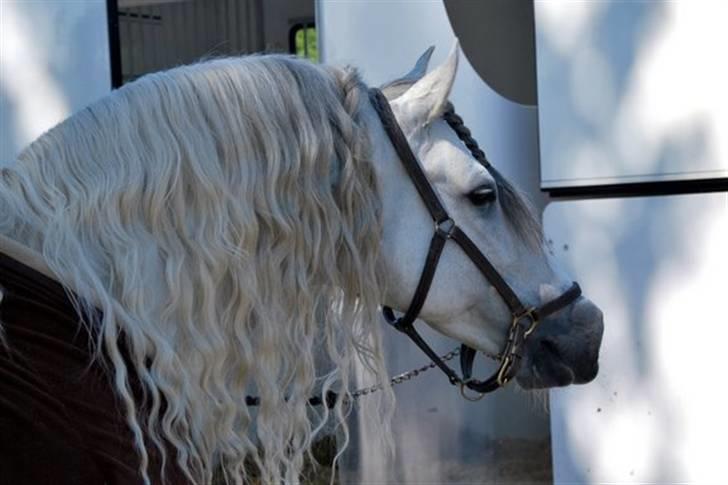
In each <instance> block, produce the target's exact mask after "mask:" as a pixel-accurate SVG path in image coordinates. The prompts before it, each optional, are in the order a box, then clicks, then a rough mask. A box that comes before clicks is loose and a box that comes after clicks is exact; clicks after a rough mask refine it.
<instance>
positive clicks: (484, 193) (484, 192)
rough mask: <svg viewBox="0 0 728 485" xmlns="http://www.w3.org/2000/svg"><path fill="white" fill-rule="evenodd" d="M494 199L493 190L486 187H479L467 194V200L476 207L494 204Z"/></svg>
mask: <svg viewBox="0 0 728 485" xmlns="http://www.w3.org/2000/svg"><path fill="white" fill-rule="evenodd" d="M495 197H496V195H495V189H493V188H492V187H490V186H488V185H483V186H480V187H478V188H477V189H475V190H473V191H472V192H470V193H469V194H468V199H470V202H472V204H473V205H476V206H481V205H485V204H489V203H491V202H495Z"/></svg>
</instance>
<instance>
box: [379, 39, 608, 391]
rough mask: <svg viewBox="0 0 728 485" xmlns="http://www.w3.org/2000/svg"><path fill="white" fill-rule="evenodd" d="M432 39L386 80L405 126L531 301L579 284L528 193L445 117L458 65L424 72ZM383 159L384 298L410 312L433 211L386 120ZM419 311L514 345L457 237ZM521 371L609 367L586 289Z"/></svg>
mask: <svg viewBox="0 0 728 485" xmlns="http://www.w3.org/2000/svg"><path fill="white" fill-rule="evenodd" d="M431 52H432V49H429V50H428V51H427V52H425V54H424V55H423V56H422V57H421V58H420V60H419V61H418V63H417V65H416V66H415V68H414V69H413V70H412V71H411V72H410V73H409V74H407V75H406V76H404V77H403V78H401V79H398V80H396V81H393V82H391V83H389V84H388V85H386V86H385V87H384V88H383V90H384V92H385V94H387V96H388V97H389V98H390V105H391V109H392V112H393V113H394V116H395V117H396V120H397V124H399V126H400V127H401V130H402V132H403V133H404V135H405V136H406V139H407V142H408V144H409V146H410V148H411V150H412V152H413V153H414V154H415V157H416V158H417V160H419V163H420V164H421V167H422V169H423V170H424V173H425V175H426V177H427V179H428V180H429V183H430V185H431V186H432V187H433V188H434V189H435V192H436V193H437V195H438V197H439V199H440V201H441V203H442V204H443V205H444V207H445V208H446V210H447V212H448V213H449V216H450V218H452V220H453V221H455V223H456V224H457V225H458V226H459V227H460V228H461V229H462V230H463V232H464V233H466V234H468V235H469V236H470V238H471V240H472V241H473V242H474V243H475V245H476V246H477V248H478V249H479V250H480V252H481V253H482V254H483V255H484V256H485V257H486V258H487V259H488V260H489V261H490V262H491V263H492V266H493V267H494V268H495V270H496V271H497V272H498V273H499V274H500V276H501V277H502V278H503V280H505V283H506V284H507V286H509V287H510V288H511V289H512V290H513V292H514V293H515V295H517V298H518V299H519V300H520V301H521V302H523V304H524V306H525V307H528V308H538V307H541V306H542V305H545V304H547V303H548V302H550V301H553V300H554V299H556V298H557V297H559V295H561V294H563V293H564V292H566V291H568V290H569V288H570V287H571V285H572V281H571V280H570V279H569V278H568V277H566V274H565V272H564V271H563V269H562V268H561V267H560V266H559V264H558V262H556V261H555V260H554V258H553V257H552V254H551V252H550V250H549V248H548V247H547V245H546V244H545V243H544V238H543V235H542V234H543V232H542V227H541V224H540V221H539V220H538V219H537V218H536V217H535V216H534V213H533V211H532V209H531V208H530V206H529V204H528V202H527V201H526V199H525V198H524V197H523V195H522V194H520V193H519V192H518V191H517V190H515V189H514V188H513V187H512V186H511V185H510V184H509V183H508V182H507V181H506V180H505V179H504V178H503V177H502V176H501V175H500V174H499V173H498V172H497V171H496V170H495V169H494V168H493V167H490V166H489V165H488V164H487V163H485V164H484V163H483V161H482V160H476V159H475V158H474V157H473V155H472V154H471V151H470V150H469V149H468V148H466V146H465V144H464V143H463V141H461V139H460V138H458V135H457V134H456V132H455V131H454V130H453V129H452V127H451V126H450V125H449V124H448V123H447V122H446V121H445V119H444V117H443V115H444V114H445V113H446V112H447V111H448V109H450V106H449V103H448V97H449V95H450V92H451V90H452V86H453V83H454V80H455V75H456V71H457V64H458V50H457V45H456V46H455V47H454V48H453V50H452V52H451V53H450V55H449V57H448V59H447V60H446V61H445V62H444V63H443V64H442V65H441V66H439V67H437V68H436V69H434V70H433V71H432V72H430V73H429V74H425V70H426V65H427V61H428V59H429V56H430V54H431ZM373 136H375V137H380V138H382V141H381V142H375V143H374V144H373V146H374V147H376V155H375V156H374V157H373V158H374V159H375V160H378V163H377V164H376V167H377V170H378V172H379V180H380V183H381V194H382V195H381V197H382V204H383V247H382V255H383V259H384V261H385V263H384V265H385V267H386V277H387V281H386V296H385V302H384V303H385V304H386V305H388V306H391V307H393V308H395V309H397V310H400V311H402V312H405V311H406V310H407V309H408V306H409V305H410V302H411V301H412V299H413V296H414V294H415V289H416V287H417V285H418V283H419V279H420V273H421V271H422V268H423V266H424V265H425V260H426V257H427V255H428V251H429V246H430V239H431V237H432V232H433V216H432V215H431V213H430V212H428V210H427V207H426V205H425V203H424V202H423V199H422V197H421V196H420V195H419V194H418V191H417V190H416V187H415V185H413V183H412V180H411V179H410V177H409V176H408V174H407V173H406V170H405V169H404V168H403V166H402V164H401V163H399V161H398V160H397V159H398V158H399V157H400V154H398V152H397V150H395V148H394V147H393V146H392V144H391V143H387V142H386V141H385V140H386V137H387V135H386V134H385V133H384V131H383V130H376V131H375V133H374V134H373ZM419 317H420V318H421V319H422V320H424V321H425V322H426V323H427V324H429V325H430V326H431V327H433V328H434V329H435V330H437V331H439V332H441V333H443V334H445V335H447V336H449V337H452V338H453V339H455V340H458V341H460V342H463V343H465V344H467V345H468V346H469V347H472V348H473V349H477V350H480V351H483V352H484V353H486V354H490V355H497V354H500V353H501V352H502V351H503V349H504V348H505V346H506V344H507V342H506V340H507V338H508V336H509V328H510V327H511V326H512V325H513V323H514V320H513V315H512V309H511V308H509V306H508V305H507V304H506V301H505V300H504V298H503V297H502V294H501V293H500V292H499V288H498V287H497V286H496V285H494V284H493V283H492V282H491V281H489V280H488V279H487V278H484V276H483V274H482V273H481V271H479V270H478V268H477V267H476V265H475V264H474V263H473V261H472V260H471V258H470V257H468V255H467V254H466V253H465V251H463V249H462V248H461V247H458V245H457V244H452V243H450V244H446V245H445V247H444V249H443V251H442V254H441V256H440V259H439V264H437V270H436V273H435V276H434V279H433V280H432V283H431V287H430V289H429V292H428V293H427V298H426V299H425V301H424V305H423V306H422V308H421V310H420V311H419ZM530 330H533V333H532V335H529V337H528V339H526V342H525V344H524V347H523V349H521V350H519V352H520V353H521V354H520V355H519V358H520V359H521V360H522V365H521V366H520V370H519V371H518V373H517V375H516V379H517V382H518V383H519V384H520V385H521V386H522V387H524V388H543V387H552V386H563V385H568V384H571V383H585V382H589V381H591V380H592V379H594V377H595V376H596V374H597V371H598V352H599V346H600V343H601V337H602V332H603V323H602V313H601V311H600V310H599V308H597V306H596V305H595V304H594V303H592V302H591V301H590V300H588V299H587V298H585V297H579V298H577V299H575V300H574V301H573V302H571V303H570V304H568V305H566V306H565V307H564V308H560V309H559V310H558V311H556V312H554V313H553V314H552V315H550V316H548V317H546V318H545V319H544V321H543V322H538V325H537V326H535V327H534V328H533V329H530Z"/></svg>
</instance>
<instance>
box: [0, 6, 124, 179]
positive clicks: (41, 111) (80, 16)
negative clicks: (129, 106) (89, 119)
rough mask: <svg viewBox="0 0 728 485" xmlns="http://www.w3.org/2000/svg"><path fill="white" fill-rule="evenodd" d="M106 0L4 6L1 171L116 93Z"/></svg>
mask: <svg viewBox="0 0 728 485" xmlns="http://www.w3.org/2000/svg"><path fill="white" fill-rule="evenodd" d="M106 20H107V19H106V2H105V1H104V0H85V1H80V0H78V1H53V0H45V1H43V0H39V1H21V0H2V1H0V165H5V164H8V163H10V162H12V161H13V160H14V159H15V157H16V155H17V154H18V152H19V151H20V150H21V149H22V148H23V147H24V146H25V145H27V144H28V143H29V142H31V141H33V140H34V139H35V138H37V137H38V136H39V135H40V134H42V133H43V132H44V131H45V130H47V129H48V128H51V127H52V126H54V125H55V124H56V123H58V122H59V121H61V120H63V119H64V118H66V117H68V116H69V115H70V114H72V113H73V112H74V111H76V110H78V109H80V108H82V107H84V106H86V105H87V104H89V103H90V102H92V101H94V100H96V99H98V98H99V97H101V96H103V95H104V94H106V93H108V92H109V91H110V89H111V76H110V64H109V47H108V33H107V21H106Z"/></svg>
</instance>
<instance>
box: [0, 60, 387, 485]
mask: <svg viewBox="0 0 728 485" xmlns="http://www.w3.org/2000/svg"><path fill="white" fill-rule="evenodd" d="M366 102H367V96H366V87H365V86H364V85H363V84H362V83H361V81H360V80H359V77H358V76H357V74H356V72H354V71H352V70H347V69H344V70H339V69H331V68H325V67H322V66H316V65H313V64H310V63H308V62H305V61H301V60H296V59H293V58H289V57H284V56H255V57H247V58H234V59H220V60H214V61H210V62H205V63H201V64H197V65H193V66H186V67H180V68H177V69H173V70H171V71H167V72H161V73H157V74H152V75H148V76H146V77H144V78H142V79H140V80H138V81H137V82H135V83H132V84H130V85H127V86H125V87H123V88H121V89H119V90H117V91H115V92H113V93H112V94H111V95H110V96H108V97H106V98H104V99H102V100H101V101H99V102H97V103H95V104H93V105H91V106H90V107H88V108H86V109H84V110H83V111H81V112H79V113H77V114H75V115H74V116H72V117H71V118H69V119H68V120H66V121H64V122H63V123H61V124H60V125H58V126H57V127H55V128H53V129H52V130H50V131H49V132H48V133H46V134H45V135H43V136H42V137H41V138H39V139H38V140H37V141H35V142H34V143H33V144H32V145H30V146H29V147H28V148H27V149H26V150H25V151H24V152H23V153H22V154H21V155H20V156H19V158H18V160H17V163H16V164H15V165H14V166H13V167H11V168H6V169H3V170H2V172H1V176H0V233H2V234H4V235H6V236H8V237H11V238H12V239H15V240H17V241H20V242H22V243H23V244H25V245H27V246H29V247H31V248H33V249H36V250H37V251H39V252H40V253H41V254H42V255H43V257H44V259H45V261H46V262H47V264H48V266H49V267H50V268H51V270H52V271H53V272H54V273H55V275H56V276H57V278H58V279H59V281H61V282H62V283H63V284H64V285H66V286H67V287H69V288H72V289H73V291H74V292H75V293H76V294H77V295H78V296H79V297H80V298H79V301H78V303H77V304H78V306H79V309H81V310H85V314H87V315H92V314H93V313H92V312H91V311H89V308H88V307H89V306H90V304H89V303H88V302H93V306H95V307H97V308H98V309H99V310H101V315H102V316H101V317H99V318H98V319H97V321H92V319H91V318H88V319H87V320H88V321H87V322H86V324H87V325H89V326H91V327H93V328H94V329H95V332H96V333H95V335H98V339H97V342H96V346H95V348H94V349H93V350H94V353H95V355H96V356H97V358H98V359H102V360H104V362H105V364H106V365H107V366H108V368H109V371H110V374H111V376H112V378H113V382H114V386H115V388H116V391H117V393H118V395H119V396H120V398H121V402H123V403H124V407H125V410H124V411H125V412H126V415H127V422H128V425H129V427H130V428H131V430H132V431H133V433H134V435H135V439H136V447H137V449H138V450H139V455H140V457H141V460H140V470H141V472H142V473H143V475H144V477H145V478H146V480H147V481H148V478H147V470H146V468H147V463H148V449H149V447H157V448H158V449H159V450H160V451H161V452H162V453H164V450H165V448H166V446H165V444H169V445H171V450H172V451H173V452H174V453H171V452H169V451H168V452H167V454H166V460H167V462H168V463H169V462H171V461H173V462H176V464H177V466H179V467H181V469H182V470H183V471H184V472H185V473H186V474H187V475H188V477H189V478H190V480H192V481H193V482H194V483H205V484H209V483H211V481H212V476H213V470H214V469H216V468H222V470H223V471H224V475H225V476H226V477H227V479H228V480H230V481H232V482H235V483H241V482H242V481H243V480H244V479H245V474H246V471H245V467H244V463H245V462H246V461H250V460H252V461H253V462H254V463H255V464H256V465H257V468H258V469H259V472H260V473H261V479H262V480H263V481H264V482H266V483H281V481H286V482H297V481H298V480H299V473H300V471H301V468H302V466H303V461H304V457H305V455H306V453H307V450H308V449H309V446H310V444H311V442H312V439H313V438H314V437H315V436H316V434H317V433H318V432H319V431H320V430H322V429H323V427H324V426H334V427H337V430H338V433H339V436H340V437H342V436H343V442H344V443H343V445H344V446H345V444H346V441H347V439H348V433H347V425H346V416H347V412H348V407H347V405H345V404H344V400H341V399H340V400H339V401H338V403H337V405H336V406H335V407H334V408H333V409H332V410H331V411H329V410H327V409H325V407H324V408H321V409H318V408H317V409H314V408H312V407H311V406H310V405H308V404H307V399H308V398H309V397H310V396H311V395H314V394H319V393H321V392H326V391H327V390H332V391H335V392H337V393H341V394H343V395H346V393H347V390H349V389H350V387H351V386H352V385H353V382H352V380H353V375H354V367H355V366H356V365H359V364H360V363H363V364H364V365H365V366H366V367H367V368H368V369H370V370H371V371H372V375H373V376H375V377H376V379H378V380H379V381H380V382H381V383H382V384H384V385H385V391H384V392H383V393H380V394H379V397H378V398H372V399H379V400H380V401H379V402H378V403H377V406H378V409H379V412H380V414H381V418H380V419H379V420H378V421H377V422H374V423H372V425H373V426H375V427H378V429H380V430H381V431H382V435H383V436H384V435H386V430H387V426H388V424H387V423H388V421H389V419H390V417H391V413H392V401H393V399H392V394H391V389H390V388H389V387H387V385H386V381H385V376H386V370H385V367H384V362H383V358H382V352H381V348H380V345H381V336H380V333H379V330H378V328H379V317H378V316H377V314H376V311H377V307H378V304H379V302H380V301H381V293H382V290H381V288H380V283H381V279H380V271H379V269H378V267H377V266H378V261H379V255H378V248H379V245H380V242H381V221H380V201H379V196H378V192H377V185H376V180H375V175H374V169H373V166H372V164H371V163H370V161H369V153H370V140H369V138H368V137H369V135H368V129H367V126H366V125H365V122H364V117H363V116H362V110H363V108H364V103H366ZM127 354H128V355H127ZM132 375H133V376H136V377H138V379H139V381H140V382H141V385H142V388H143V399H138V398H137V399H135V394H134V393H133V392H132V386H131V384H130V381H131V379H130V376H132ZM246 394H256V395H258V396H260V403H261V404H260V406H259V408H257V409H252V408H248V407H247V406H246V405H245V403H244V402H245V400H244V397H245V395H246ZM142 410H144V412H142Z"/></svg>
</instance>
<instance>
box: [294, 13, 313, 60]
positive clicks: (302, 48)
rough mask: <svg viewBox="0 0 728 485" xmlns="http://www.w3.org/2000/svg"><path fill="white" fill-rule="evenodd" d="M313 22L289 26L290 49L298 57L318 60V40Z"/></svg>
mask: <svg viewBox="0 0 728 485" xmlns="http://www.w3.org/2000/svg"><path fill="white" fill-rule="evenodd" d="M317 40H318V39H317V37H316V26H315V25H314V23H313V22H307V23H298V24H295V25H294V26H293V27H291V32H290V51H291V54H296V55H297V56H299V57H305V58H306V59H310V60H312V61H313V62H318V60H319V58H318V42H317Z"/></svg>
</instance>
